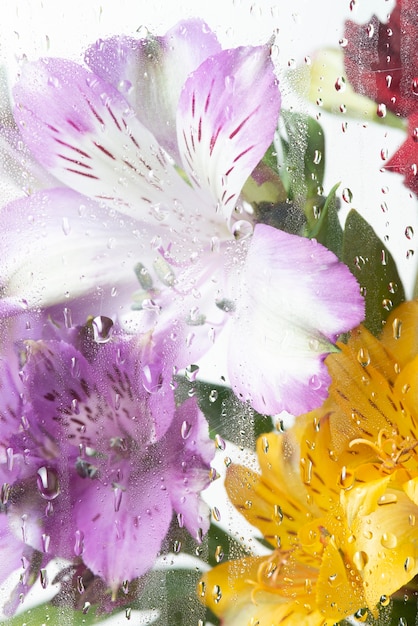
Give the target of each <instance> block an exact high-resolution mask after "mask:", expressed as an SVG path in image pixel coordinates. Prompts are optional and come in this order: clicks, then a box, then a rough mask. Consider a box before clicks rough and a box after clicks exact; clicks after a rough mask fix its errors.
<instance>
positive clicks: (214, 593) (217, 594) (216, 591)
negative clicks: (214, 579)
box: [212, 585, 222, 604]
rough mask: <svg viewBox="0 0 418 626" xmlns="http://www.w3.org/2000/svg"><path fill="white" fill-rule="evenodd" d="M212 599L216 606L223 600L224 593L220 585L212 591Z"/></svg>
mask: <svg viewBox="0 0 418 626" xmlns="http://www.w3.org/2000/svg"><path fill="white" fill-rule="evenodd" d="M212 597H213V599H214V601H215V603H216V604H218V602H220V600H221V598H222V591H221V588H220V586H219V585H215V586H214V587H213V589H212Z"/></svg>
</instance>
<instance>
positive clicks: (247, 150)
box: [233, 146, 254, 163]
mask: <svg viewBox="0 0 418 626" xmlns="http://www.w3.org/2000/svg"><path fill="white" fill-rule="evenodd" d="M253 148H254V146H250V147H249V148H247V149H246V150H243V151H242V152H240V154H239V155H238V156H236V157H235V159H234V160H233V163H236V162H237V161H238V159H240V158H241V157H243V156H244V154H247V152H249V151H250V150H252V149H253Z"/></svg>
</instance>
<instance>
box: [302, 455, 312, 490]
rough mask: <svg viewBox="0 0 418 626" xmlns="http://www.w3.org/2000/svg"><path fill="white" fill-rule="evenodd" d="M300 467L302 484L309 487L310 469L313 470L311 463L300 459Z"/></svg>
mask: <svg viewBox="0 0 418 626" xmlns="http://www.w3.org/2000/svg"><path fill="white" fill-rule="evenodd" d="M300 465H301V468H302V478H303V482H304V483H305V484H306V485H310V483H311V480H312V468H313V464H312V461H310V460H309V459H305V458H304V457H302V458H301V460H300Z"/></svg>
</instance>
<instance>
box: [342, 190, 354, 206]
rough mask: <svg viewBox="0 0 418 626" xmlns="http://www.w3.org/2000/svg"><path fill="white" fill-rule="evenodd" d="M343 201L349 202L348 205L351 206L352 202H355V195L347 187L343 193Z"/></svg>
mask: <svg viewBox="0 0 418 626" xmlns="http://www.w3.org/2000/svg"><path fill="white" fill-rule="evenodd" d="M342 199H343V200H344V202H347V204H350V202H352V200H353V193H352V191H351V189H349V188H348V187H345V188H344V189H343V191H342Z"/></svg>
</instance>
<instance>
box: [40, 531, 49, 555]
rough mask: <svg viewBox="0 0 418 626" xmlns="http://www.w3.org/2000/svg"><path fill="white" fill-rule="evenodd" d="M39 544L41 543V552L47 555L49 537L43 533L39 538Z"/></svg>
mask: <svg viewBox="0 0 418 626" xmlns="http://www.w3.org/2000/svg"><path fill="white" fill-rule="evenodd" d="M41 543H42V552H45V553H47V552H48V550H49V546H50V543H51V537H50V535H47V534H46V533H43V534H42V536H41Z"/></svg>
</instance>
